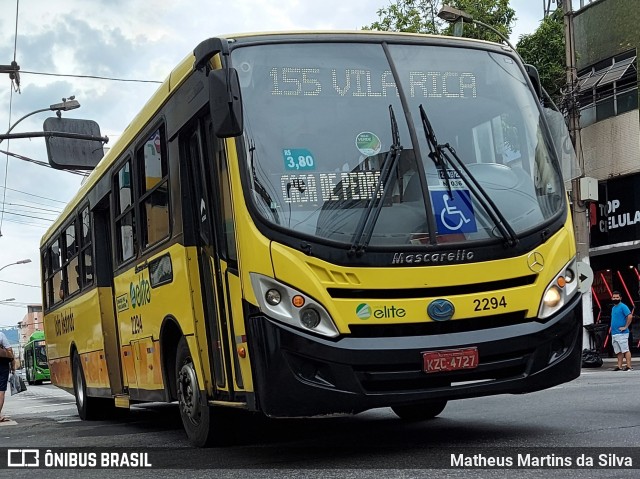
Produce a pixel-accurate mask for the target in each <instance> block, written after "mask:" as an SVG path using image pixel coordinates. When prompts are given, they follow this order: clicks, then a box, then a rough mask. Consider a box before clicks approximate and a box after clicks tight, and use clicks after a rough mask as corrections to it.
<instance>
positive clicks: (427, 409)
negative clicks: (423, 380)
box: [391, 399, 447, 421]
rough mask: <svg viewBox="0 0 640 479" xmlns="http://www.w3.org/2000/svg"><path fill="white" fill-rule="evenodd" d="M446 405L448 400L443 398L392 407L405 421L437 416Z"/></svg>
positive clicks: (423, 419)
mask: <svg viewBox="0 0 640 479" xmlns="http://www.w3.org/2000/svg"><path fill="white" fill-rule="evenodd" d="M446 406H447V400H446V399H441V400H438V401H429V402H426V403H420V404H409V405H406V406H394V407H392V408H391V409H392V410H393V412H394V413H396V415H397V416H398V417H399V418H400V419H403V420H405V421H426V420H428V419H433V418H434V417H436V416H437V415H438V414H440V413H441V412H442V411H443V410H444V408H445V407H446Z"/></svg>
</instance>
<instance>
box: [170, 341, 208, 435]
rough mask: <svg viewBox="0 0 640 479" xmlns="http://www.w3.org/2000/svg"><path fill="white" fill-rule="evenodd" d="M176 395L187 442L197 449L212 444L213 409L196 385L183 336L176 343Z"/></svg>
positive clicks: (190, 359) (187, 347)
mask: <svg viewBox="0 0 640 479" xmlns="http://www.w3.org/2000/svg"><path fill="white" fill-rule="evenodd" d="M176 393H177V397H178V407H179V409H180V417H181V419H182V425H183V426H184V430H185V431H186V433H187V437H188V438H189V441H190V442H191V443H192V444H193V445H194V446H198V447H203V446H208V445H211V444H212V442H213V435H214V432H215V431H214V427H213V408H212V407H210V406H209V405H207V400H206V397H202V394H203V391H201V389H200V386H199V385H198V377H197V375H196V371H195V367H194V365H193V359H192V358H191V353H190V351H189V345H188V344H187V340H186V339H185V338H184V336H183V337H182V338H181V339H180V342H179V343H178V350H177V352H176Z"/></svg>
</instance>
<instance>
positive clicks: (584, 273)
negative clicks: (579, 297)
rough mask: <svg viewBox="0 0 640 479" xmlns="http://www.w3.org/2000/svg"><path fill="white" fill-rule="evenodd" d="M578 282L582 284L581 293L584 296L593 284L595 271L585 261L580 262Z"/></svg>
mask: <svg viewBox="0 0 640 479" xmlns="http://www.w3.org/2000/svg"><path fill="white" fill-rule="evenodd" d="M578 281H579V282H580V292H581V293H583V294H584V293H586V292H588V291H589V290H590V289H591V285H592V284H593V270H592V269H591V266H589V265H588V264H587V263H585V262H583V261H578Z"/></svg>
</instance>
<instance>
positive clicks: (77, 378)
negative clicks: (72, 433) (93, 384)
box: [71, 351, 115, 421]
mask: <svg viewBox="0 0 640 479" xmlns="http://www.w3.org/2000/svg"><path fill="white" fill-rule="evenodd" d="M71 367H72V371H73V392H74V394H75V396H76V407H77V408H78V415H79V416H80V419H82V420H84V421H93V420H96V419H104V418H107V417H110V416H111V415H112V414H113V411H114V409H115V405H114V402H113V400H111V399H105V398H96V397H89V396H88V395H87V382H86V381H85V378H84V377H85V376H84V371H83V369H82V361H81V360H80V355H79V354H78V351H74V353H73V363H72V366H71Z"/></svg>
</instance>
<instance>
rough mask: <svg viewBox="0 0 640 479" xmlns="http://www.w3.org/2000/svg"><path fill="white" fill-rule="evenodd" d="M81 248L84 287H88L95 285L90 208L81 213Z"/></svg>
mask: <svg viewBox="0 0 640 479" xmlns="http://www.w3.org/2000/svg"><path fill="white" fill-rule="evenodd" d="M80 221H81V224H80V227H81V235H80V247H81V248H82V251H81V253H80V256H81V258H82V272H81V274H80V276H81V278H82V285H83V287H86V286H88V285H90V284H91V283H93V252H92V250H91V216H89V208H84V209H83V210H82V213H80Z"/></svg>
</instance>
